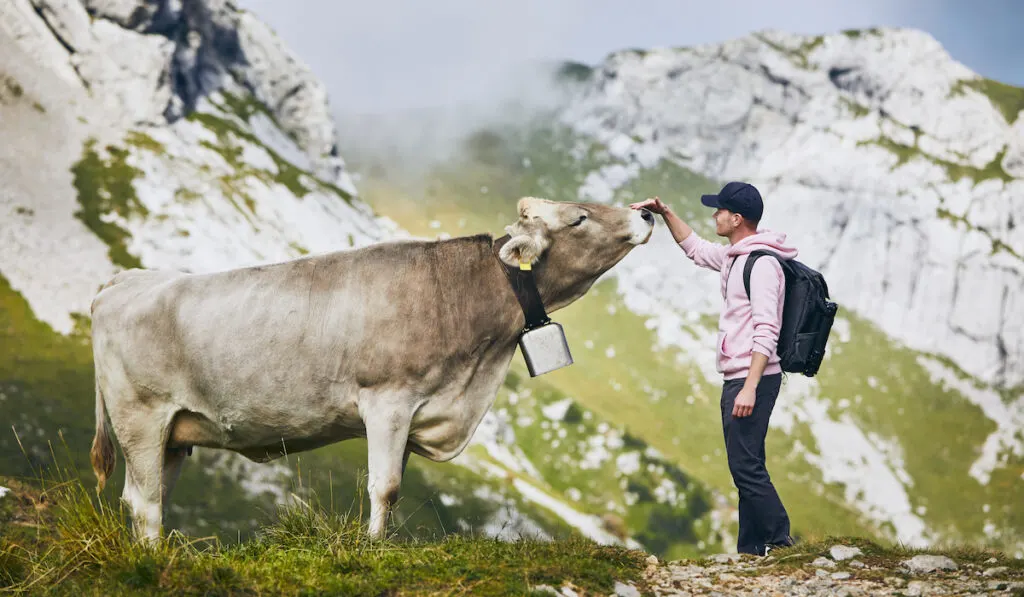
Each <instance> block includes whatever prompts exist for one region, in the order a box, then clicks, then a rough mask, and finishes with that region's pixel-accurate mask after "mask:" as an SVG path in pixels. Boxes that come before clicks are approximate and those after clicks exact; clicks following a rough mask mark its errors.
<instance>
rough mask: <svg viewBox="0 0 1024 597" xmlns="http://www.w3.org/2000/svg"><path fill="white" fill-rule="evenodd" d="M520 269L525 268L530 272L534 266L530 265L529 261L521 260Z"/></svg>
mask: <svg viewBox="0 0 1024 597" xmlns="http://www.w3.org/2000/svg"><path fill="white" fill-rule="evenodd" d="M519 269H521V270H523V271H524V272H528V271H530V270H531V269H533V266H531V265H530V264H529V263H527V262H526V261H520V262H519Z"/></svg>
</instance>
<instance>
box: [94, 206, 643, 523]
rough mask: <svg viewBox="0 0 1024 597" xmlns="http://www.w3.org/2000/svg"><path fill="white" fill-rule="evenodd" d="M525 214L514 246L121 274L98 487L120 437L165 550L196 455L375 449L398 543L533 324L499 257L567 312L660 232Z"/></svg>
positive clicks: (511, 236)
mask: <svg viewBox="0 0 1024 597" xmlns="http://www.w3.org/2000/svg"><path fill="white" fill-rule="evenodd" d="M517 210H518V219H517V220H516V221H515V222H514V223H513V224H511V225H509V226H506V227H505V231H506V232H507V233H508V235H507V236H506V237H502V238H501V239H500V240H501V243H500V249H498V248H497V247H498V244H496V239H494V238H493V237H492V235H490V234H477V235H472V236H463V237H457V238H451V239H443V240H408V239H406V240H396V241H387V242H380V243H376V244H372V245H368V246H364V247H360V248H357V249H347V250H339V251H334V252H327V253H322V254H314V255H306V256H304V257H301V258H297V259H293V260H288V261H283V262H279V263H272V264H266V265H255V266H250V267H241V268H237V269H230V270H226V271H217V272H212V273H186V272H178V271H170V270H148V269H130V270H126V271H122V272H120V273H118V274H116V275H115V276H114V277H113V278H112V279H111V280H110V281H109V282H108V283H107V284H106V285H104V287H103V288H101V289H100V291H99V292H98V293H97V294H96V296H95V298H94V299H93V302H92V306H91V314H92V346H93V358H94V365H95V374H96V434H95V437H94V439H93V445H92V449H91V452H90V456H91V462H92V467H93V470H94V472H95V474H96V477H97V481H98V489H99V490H100V491H102V489H103V486H104V484H105V483H106V481H107V479H108V478H109V477H110V475H111V474H112V473H113V469H114V464H115V452H114V446H113V442H112V439H111V432H113V433H116V437H117V439H118V440H119V442H120V444H121V452H122V454H123V457H124V459H125V483H124V490H123V493H122V499H123V500H124V501H125V503H126V504H127V505H128V507H129V509H130V514H131V518H132V527H133V532H134V535H135V537H137V538H138V539H139V540H142V541H150V542H152V541H158V540H159V539H160V537H161V534H162V522H163V509H164V507H165V505H166V504H167V503H168V499H169V495H170V493H171V490H172V488H173V486H174V484H175V482H176V480H177V478H178V475H179V473H180V471H181V467H182V463H183V462H184V460H185V458H186V456H187V454H188V453H190V452H191V449H192V447H193V446H201V447H204V448H219V449H224V450H231V451H234V452H237V453H239V454H242V455H243V456H245V457H247V458H249V459H251V460H253V461H256V462H267V461H269V460H272V459H275V458H279V457H282V456H284V455H285V454H288V453H292V454H294V453H297V452H302V451H305V450H311V449H314V448H317V447H320V446H324V445H327V444H331V443H334V442H339V441H343V440H347V439H352V438H358V437H363V438H366V441H367V453H368V455H367V465H368V467H367V469H368V483H367V489H368V493H369V497H370V520H369V525H368V535H369V536H370V537H372V538H374V539H379V538H381V537H383V536H384V534H385V531H386V529H387V526H388V523H389V521H390V517H389V514H390V512H391V509H392V507H393V505H394V503H395V501H396V500H397V499H398V492H399V486H400V484H401V479H402V476H403V473H404V471H405V467H406V463H407V462H408V459H409V455H410V453H412V452H415V453H416V454H419V455H421V456H423V457H425V458H429V459H431V460H433V461H437V462H444V461H447V460H450V459H452V458H454V457H455V456H457V455H458V454H459V453H461V452H462V450H463V449H464V448H465V447H466V445H467V444H468V443H469V440H470V438H471V437H472V435H473V433H474V432H475V430H476V428H477V426H478V424H479V423H480V421H481V419H482V418H483V416H484V414H485V413H486V412H487V411H488V409H489V408H490V407H491V405H492V404H493V403H494V400H495V397H496V395H497V391H498V388H499V386H500V385H501V383H502V382H503V380H504V379H505V376H506V374H507V372H508V369H509V366H510V364H511V361H512V358H513V356H514V354H515V351H516V348H517V343H518V338H519V336H520V334H521V333H522V331H523V327H524V321H525V318H524V315H523V311H522V308H521V307H520V304H519V303H518V301H517V298H516V295H515V293H514V291H513V290H512V288H511V286H510V284H509V281H508V279H507V278H506V276H505V273H506V272H505V271H504V266H503V265H502V264H501V263H499V259H500V261H502V262H504V263H505V264H508V265H510V266H518V265H520V264H524V263H529V264H531V271H532V272H533V274H534V276H535V280H536V283H537V288H538V290H539V293H540V296H541V298H542V300H543V304H544V306H545V309H546V310H547V312H548V313H551V312H554V311H557V310H559V309H561V308H563V307H565V306H567V305H569V304H571V303H572V302H573V301H575V300H577V299H579V298H580V297H582V296H583V295H584V294H585V293H586V292H587V291H588V290H589V288H590V287H591V285H593V284H594V282H595V281H596V280H597V279H598V278H599V277H600V276H601V275H602V274H603V273H605V272H606V271H608V270H609V269H611V268H612V267H613V266H614V265H615V264H616V263H618V262H619V261H620V260H621V259H623V258H624V257H625V256H626V255H627V254H628V253H629V252H630V251H631V250H632V249H633V248H634V247H636V246H638V245H641V244H644V243H646V242H647V241H648V239H649V238H650V236H651V233H652V231H653V229H654V217H653V215H652V214H651V213H650V212H648V211H646V210H634V209H630V208H628V207H617V206H611V205H603V204H590V203H575V202H555V201H550V200H546V199H540V198H536V197H522V198H520V199H518V201H517ZM105 415H106V416H105ZM108 417H109V421H108Z"/></svg>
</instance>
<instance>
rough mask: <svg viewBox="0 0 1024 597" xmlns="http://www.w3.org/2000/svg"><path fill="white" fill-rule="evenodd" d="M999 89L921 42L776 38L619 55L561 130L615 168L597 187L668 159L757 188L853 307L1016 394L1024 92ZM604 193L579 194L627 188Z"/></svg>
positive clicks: (1021, 318)
mask: <svg viewBox="0 0 1024 597" xmlns="http://www.w3.org/2000/svg"><path fill="white" fill-rule="evenodd" d="M996 86H998V83H995V82H991V81H985V80H983V79H981V78H979V77H978V76H977V75H975V74H974V73H972V72H971V71H970V70H968V69H967V68H965V67H964V66H963V65H961V64H959V63H957V62H956V61H954V60H953V59H951V58H950V57H949V56H948V55H947V54H946V52H945V51H944V50H943V49H942V47H941V46H940V45H939V44H938V43H937V42H936V41H935V40H934V39H933V38H931V37H930V36H928V35H927V34H924V33H921V32H918V31H903V30H884V31H867V32H851V33H849V34H839V35H830V36H826V37H815V38H807V37H800V36H794V35H787V34H783V33H779V32H773V31H767V32H761V33H758V34H755V35H751V36H748V37H745V38H742V39H737V40H734V41H731V42H728V43H724V44H715V45H706V46H698V47H693V48H685V49H658V50H652V51H649V52H638V51H629V52H620V53H617V54H615V55H613V56H611V57H609V58H608V59H607V60H606V61H605V62H604V63H603V64H600V65H599V66H598V67H597V68H595V69H594V70H593V72H592V73H591V75H590V76H589V78H588V80H587V82H586V83H585V84H584V87H583V90H582V92H581V95H580V97H579V100H578V101H577V102H576V103H575V104H574V105H573V106H572V107H571V108H570V109H568V110H567V111H566V112H565V114H564V120H565V122H567V123H568V124H569V125H570V126H572V127H573V128H575V130H577V131H579V132H581V133H584V134H586V135H589V136H591V137H592V138H595V139H598V140H600V141H601V142H604V143H607V144H608V145H609V148H610V149H611V151H613V153H615V154H616V155H617V156H619V157H620V158H621V160H622V163H623V164H624V166H625V169H623V170H620V171H618V172H612V171H608V172H599V173H595V177H596V178H597V179H601V178H602V177H604V178H606V179H609V180H611V179H615V178H616V176H618V178H619V181H620V182H621V178H622V177H625V178H628V177H629V175H630V167H631V166H632V165H636V164H640V165H643V164H650V163H652V162H653V161H655V160H657V159H658V158H662V157H664V158H669V159H672V160H674V161H676V162H677V163H679V164H682V165H684V166H686V167H688V168H690V169H692V170H694V171H697V172H699V173H701V174H704V175H706V176H709V177H712V178H714V179H717V180H723V181H725V180H731V179H745V180H749V181H751V182H753V183H754V184H756V185H757V186H758V187H759V188H760V190H761V191H762V194H763V195H764V196H765V200H766V213H765V219H764V220H763V224H764V225H765V226H766V227H768V228H776V229H779V230H784V231H785V232H787V233H788V234H789V238H790V240H791V241H793V242H795V243H796V244H797V246H798V247H799V248H800V250H801V259H802V260H803V261H804V262H805V263H808V264H809V265H811V266H812V267H816V268H820V269H821V270H822V271H823V273H824V274H825V275H826V277H827V279H828V282H829V287H830V290H831V291H832V294H833V296H834V298H836V299H837V300H838V301H839V302H840V304H841V305H842V306H843V307H845V308H847V309H850V310H853V311H855V312H857V313H858V314H861V315H863V316H864V317H866V318H868V319H869V320H870V321H872V322H874V323H875V324H877V325H878V326H880V327H881V328H882V329H884V330H885V331H886V332H888V333H889V334H891V335H892V336H893V337H895V338H897V339H898V340H899V341H901V342H903V343H905V344H907V345H909V346H910V347H912V348H914V349H916V350H919V351H921V352H924V353H928V354H935V355H938V356H941V357H944V358H947V359H951V360H952V361H954V362H955V363H957V365H958V366H959V367H960V368H962V369H963V370H965V371H966V372H967V373H969V374H970V375H972V376H974V377H976V378H978V379H980V380H983V381H984V382H986V383H990V384H992V385H994V386H996V387H1004V388H1006V387H1016V386H1019V385H1020V384H1022V383H1024V228H1022V227H1021V226H1020V223H1021V222H1022V220H1024V201H1021V200H1020V198H1021V197H1022V196H1024V179H1022V162H1024V158H1022V152H1024V117H1021V116H1019V110H1021V108H1022V107H1024V99H1022V98H1024V92H1022V91H1021V90H1013V89H1012V88H1006V89H1005V90H1002V89H1001V91H1000V92H998V93H997V92H995V91H993V89H994V88H995V87H996ZM594 182H595V184H594V185H592V186H591V187H589V188H586V189H584V190H583V191H582V192H581V195H582V196H590V197H592V198H595V199H598V200H601V199H602V197H603V193H602V191H601V189H603V188H607V184H611V185H612V186H614V185H615V184H616V182H615V181H614V180H612V181H611V182H608V183H607V184H605V185H602V184H599V182H600V181H599V180H595V181H594ZM664 192H665V193H666V194H669V193H671V192H672V189H665V190H664ZM701 217H704V214H702V215H701ZM977 289H984V291H983V292H977ZM697 294H704V293H697ZM716 294H717V293H714V292H708V293H706V295H707V296H708V297H712V300H713V298H714V297H715V296H716Z"/></svg>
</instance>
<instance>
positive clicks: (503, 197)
mask: <svg viewBox="0 0 1024 597" xmlns="http://www.w3.org/2000/svg"><path fill="white" fill-rule="evenodd" d="M521 135H522V133H521V131H496V132H489V133H483V134H480V135H478V136H477V137H476V138H475V139H473V140H472V141H471V142H470V143H469V144H468V145H467V151H468V153H467V156H466V158H465V160H464V161H462V162H460V163H453V164H445V165H442V166H440V167H438V168H437V169H435V170H434V171H433V172H431V173H430V175H429V176H428V177H424V179H417V180H402V179H401V176H400V174H399V171H400V168H401V166H400V165H398V164H389V168H391V170H390V171H389V170H388V169H381V168H380V166H379V165H378V166H377V169H376V170H372V169H368V170H371V171H374V172H375V174H374V175H373V176H370V177H369V178H368V179H366V180H363V181H362V182H361V183H360V184H361V189H362V192H363V195H364V197H365V198H366V200H367V201H368V202H369V203H371V205H372V206H373V207H374V208H375V209H376V210H377V211H379V212H380V213H383V214H384V215H387V216H389V217H391V218H392V219H394V220H396V221H397V222H399V224H401V225H402V226H403V227H405V228H406V229H408V230H410V231H411V232H413V233H414V234H419V235H423V236H433V235H437V234H439V233H447V234H451V235H458V234H464V233H470V232H478V231H480V230H486V231H490V232H491V233H493V234H495V235H501V234H504V231H503V229H502V228H503V225H504V224H507V223H509V222H510V220H509V218H510V217H511V215H512V214H514V213H515V210H514V203H515V200H516V199H517V198H518V197H520V196H522V195H530V194H537V195H540V196H544V197H548V198H552V199H559V200H575V199H576V189H578V188H579V186H580V184H581V183H582V182H583V180H584V176H585V175H586V173H587V172H589V171H590V170H591V169H593V168H595V167H597V166H599V165H601V164H603V163H608V162H609V161H610V160H608V158H607V156H604V155H602V152H601V151H600V148H596V147H589V148H588V151H587V152H586V154H585V155H586V157H585V158H584V159H583V160H582V161H581V162H577V161H575V160H574V159H573V158H571V157H570V153H571V150H572V148H573V146H574V144H575V143H576V140H574V139H572V138H571V136H568V135H565V134H553V133H551V132H550V131H544V130H542V131H541V132H535V133H531V134H530V135H533V136H530V135H527V136H525V137H523V136H521ZM347 155H350V156H353V155H354V154H353V152H352V151H349V152H348V153H347ZM524 157H528V158H529V160H530V161H529V166H525V165H524V161H523V158H524ZM353 160H355V163H357V164H358V161H357V160H358V158H355V157H353V158H350V161H353ZM384 181H386V182H384ZM484 187H486V193H484V192H483V190H482V189H483V188H484ZM718 188H719V185H718V184H717V183H715V182H713V181H708V180H706V179H703V178H702V177H700V176H697V175H694V174H693V173H691V172H689V171H687V170H685V169H682V168H678V167H675V166H673V165H671V164H667V163H664V162H663V163H662V164H660V165H659V166H658V167H656V168H653V169H650V170H647V171H644V172H642V173H641V175H640V176H639V177H638V178H637V179H635V180H633V181H631V182H630V183H627V184H626V185H624V187H623V188H622V189H620V191H619V192H618V193H617V194H616V199H617V200H621V201H623V202H629V201H633V200H638V199H642V198H644V197H647V196H652V195H655V194H657V195H660V196H661V197H662V198H663V199H667V200H668V201H670V202H671V203H673V205H674V207H675V209H676V211H677V212H678V213H680V214H682V215H683V216H684V217H687V218H689V219H690V221H691V222H693V223H694V225H695V227H696V228H697V230H698V232H700V233H702V234H704V235H705V236H710V232H709V230H708V228H707V224H706V218H704V217H703V216H704V215H705V214H704V211H703V209H702V207H701V206H700V205H699V201H698V200H697V198H698V197H699V194H700V193H701V192H704V191H707V190H715V189H718ZM433 220H436V221H437V222H438V223H439V225H438V224H434V225H430V224H428V223H429V222H431V221H433ZM844 317H845V318H847V319H849V320H850V322H851V340H850V341H849V342H848V343H846V344H843V345H842V347H841V349H840V350H839V351H833V354H832V355H831V356H830V357H829V360H828V362H827V363H826V366H825V367H824V368H823V371H822V372H821V374H820V375H819V377H818V383H819V387H820V396H821V398H822V399H823V400H826V401H827V402H828V403H829V404H830V405H831V406H830V415H831V418H833V419H836V418H839V417H840V413H841V411H842V410H844V409H842V408H841V407H840V402H841V401H842V400H843V399H846V400H848V401H849V402H850V403H851V404H850V406H848V407H846V408H845V410H846V411H847V414H848V415H849V416H850V417H851V418H852V420H854V421H856V422H857V423H859V424H860V426H861V427H862V429H864V430H866V431H874V432H875V433H877V434H878V435H879V436H880V437H881V438H883V439H886V440H888V439H893V440H896V441H897V442H898V443H899V445H901V446H902V458H903V462H904V466H905V469H906V470H907V471H908V473H909V475H910V476H911V477H912V478H913V479H914V486H913V487H912V488H911V489H910V490H909V494H910V497H911V503H912V507H914V508H915V509H919V510H918V511H919V512H923V514H922V518H923V519H924V520H925V521H926V523H927V524H928V525H929V527H932V528H934V529H936V530H937V531H939V532H940V533H943V534H946V536H948V537H951V538H963V539H966V540H976V541H985V538H984V537H983V535H982V534H981V529H982V527H983V525H984V524H985V522H986V521H989V522H991V523H993V524H995V525H996V526H997V527H1007V532H1008V534H1009V535H1011V536H1013V535H1016V536H1020V534H1021V530H1022V529H1024V524H1022V523H1024V520H1022V519H1021V515H1020V514H1019V512H1017V511H1016V509H1015V508H1013V504H1015V503H1019V502H1020V500H1022V499H1024V484H1022V483H1021V482H1020V480H1019V479H1020V473H1021V459H1020V458H1014V457H1012V456H1011V457H1010V459H1009V464H1008V466H1007V467H1006V468H1005V469H999V470H997V471H996V473H995V475H994V477H993V481H992V482H991V483H990V484H989V485H988V486H981V485H979V484H978V483H977V482H976V481H974V479H972V478H970V477H969V476H968V475H967V471H968V469H969V468H970V466H971V463H973V462H974V460H975V459H976V458H977V457H978V456H979V455H980V449H981V446H982V445H983V443H984V441H985V438H986V437H987V436H988V434H989V433H991V432H992V431H994V430H995V426H994V424H993V423H992V422H991V421H989V420H988V419H986V418H985V417H984V415H983V414H982V412H981V411H980V409H978V408H977V407H975V406H973V405H971V404H970V403H969V402H968V401H967V400H966V399H965V398H964V397H963V396H961V395H959V394H958V393H957V392H955V391H951V390H947V389H944V388H942V387H939V386H938V385H937V384H936V383H934V382H932V381H931V380H930V379H929V377H928V375H927V373H926V372H925V371H924V370H923V369H922V368H921V366H920V365H918V363H917V362H916V359H917V356H918V355H917V354H916V353H915V352H913V351H910V350H907V349H905V348H902V347H899V346H896V345H894V344H893V343H892V342H891V341H890V340H888V338H887V337H886V335H885V334H884V333H883V332H881V331H880V330H878V329H877V328H875V327H874V326H872V325H871V324H869V323H867V322H866V321H864V320H862V319H860V318H858V317H856V316H855V315H854V314H852V313H844ZM557 319H558V321H559V322H560V323H562V324H563V325H564V326H565V327H566V330H567V332H566V333H567V335H568V336H569V339H570V342H571V343H572V345H573V346H574V351H576V352H577V353H578V358H577V363H576V364H575V365H574V366H573V367H570V368H567V369H564V370H560V371H556V372H553V373H551V374H548V375H546V376H545V380H546V383H548V384H550V385H552V386H555V387H557V388H559V389H560V390H561V391H562V392H564V393H565V394H566V395H570V396H573V397H574V398H576V399H577V400H578V401H579V402H580V403H581V404H582V405H584V406H586V407H587V408H590V409H593V411H594V412H595V413H597V414H598V415H599V416H601V417H602V418H604V419H607V420H613V421H617V422H620V423H621V424H623V425H624V426H625V427H626V429H628V431H629V432H630V433H632V434H633V435H635V436H636V437H638V438H641V439H642V440H644V441H645V442H647V443H649V444H650V445H651V446H653V447H655V448H657V449H658V450H660V451H661V452H662V453H664V454H665V456H666V458H668V460H669V461H671V462H674V463H676V464H678V466H680V468H681V469H682V470H684V471H686V472H687V473H688V474H689V475H691V476H692V477H694V478H696V479H700V480H701V481H704V482H706V483H708V484H709V485H710V486H711V487H714V488H717V489H719V490H721V491H725V492H729V491H731V490H732V487H731V480H730V479H729V478H728V473H727V469H726V467H725V466H724V464H725V463H724V456H723V454H722V452H721V448H720V444H721V435H720V434H721V431H720V422H719V421H718V415H717V409H716V408H714V405H715V404H716V401H717V396H718V392H719V388H718V387H717V385H713V384H710V383H708V382H707V381H706V380H704V379H703V376H702V375H700V374H699V372H698V371H697V370H696V367H694V366H691V365H688V364H683V365H680V364H678V363H677V356H679V355H677V353H676V351H656V350H654V349H653V348H652V347H653V346H654V345H655V340H654V336H653V334H652V333H651V332H650V331H648V330H647V329H646V328H645V327H644V321H643V319H642V318H640V317H638V316H636V315H633V314H631V313H629V312H628V310H627V309H625V307H624V305H623V304H622V302H621V300H620V299H619V298H618V296H617V293H616V291H615V287H614V281H606V282H604V283H602V284H599V285H597V286H595V288H594V290H592V291H591V293H589V294H588V295H587V296H586V297H584V298H583V299H581V300H580V301H578V302H577V303H576V304H574V305H572V306H570V307H568V308H566V309H565V310H563V311H561V312H559V314H558V317H557ZM712 325H713V324H712ZM586 341H591V342H593V346H594V348H593V349H587V348H585V347H584V343H585V342H586ZM836 344H837V343H836V342H833V346H835V345H836ZM608 346H615V347H619V348H620V350H618V351H617V353H616V356H615V358H614V359H608V358H606V357H605V356H604V351H605V348H606V347H608ZM519 360H520V358H519V357H518V356H517V360H516V363H517V364H518V361H519ZM686 360H687V359H685V358H684V359H683V361H684V363H685V361H686ZM869 377H873V378H875V379H876V380H877V382H878V383H877V384H875V385H874V386H872V385H870V384H869V383H868V381H867V380H868V378H869ZM530 383H535V382H530ZM650 388H655V389H658V390H661V393H662V395H663V397H662V398H661V399H660V400H656V401H655V400H651V399H650V398H649V397H648V393H649V390H650ZM691 398H692V401H691V400H690V399H691ZM691 402H692V403H691ZM936 438H941V441H940V442H936V441H935V440H936ZM797 440H798V441H800V442H801V443H802V444H803V445H804V446H806V447H808V448H809V449H811V450H812V451H813V452H816V451H817V449H816V446H815V441H814V438H813V436H812V434H811V433H810V431H809V429H808V428H807V427H806V425H797V426H796V430H795V432H794V434H793V435H792V436H789V437H787V436H785V435H784V434H781V433H772V434H770V436H769V439H768V453H769V454H770V455H775V456H773V458H774V461H773V464H772V467H773V468H772V469H771V470H773V471H776V474H775V475H774V477H773V478H774V479H776V481H777V483H778V487H779V490H780V493H781V494H782V495H783V497H784V499H785V501H786V503H787V505H788V507H789V508H790V510H791V511H792V512H793V514H794V517H793V518H794V525H795V530H796V531H797V532H800V533H807V532H813V533H835V534H855V533H856V534H860V533H868V534H870V533H872V531H871V526H872V525H870V524H868V523H867V522H866V521H863V520H860V519H859V518H858V517H857V516H856V515H855V514H854V513H853V512H851V511H850V510H849V508H847V507H846V506H845V505H844V502H845V499H844V497H843V492H844V488H843V487H840V486H838V485H831V486H829V485H826V484H823V483H822V481H821V473H820V471H816V470H814V469H812V468H811V466H810V465H808V464H807V463H806V461H804V459H803V458H802V457H799V456H798V455H796V454H794V453H793V452H792V448H793V445H794V441H797ZM951 479H955V481H953V483H955V487H956V491H951V487H952V485H951ZM984 504H989V505H990V510H989V512H984V511H983V508H982V506H983V505H984Z"/></svg>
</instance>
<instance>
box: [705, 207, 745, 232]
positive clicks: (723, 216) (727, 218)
mask: <svg viewBox="0 0 1024 597" xmlns="http://www.w3.org/2000/svg"><path fill="white" fill-rule="evenodd" d="M712 217H713V218H714V219H715V234H717V235H718V236H729V235H730V234H732V233H733V231H735V230H736V229H737V228H738V227H739V225H740V220H742V218H743V216H741V215H740V214H738V213H734V212H731V211H729V210H728V209H722V208H721V207H719V208H718V209H716V210H715V213H714V215H713V216H712Z"/></svg>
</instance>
